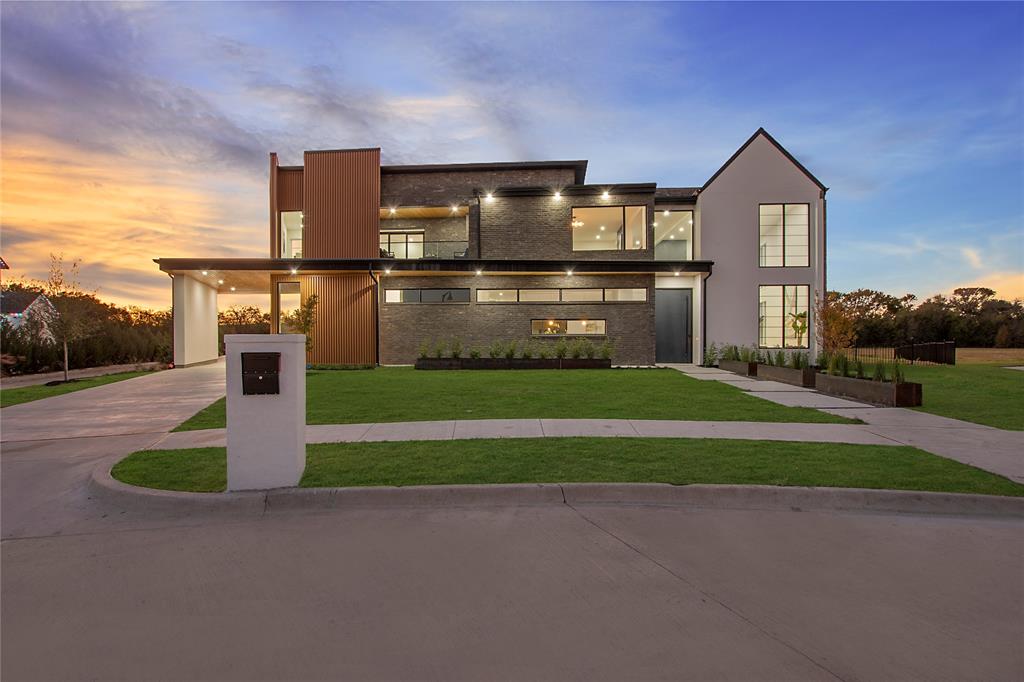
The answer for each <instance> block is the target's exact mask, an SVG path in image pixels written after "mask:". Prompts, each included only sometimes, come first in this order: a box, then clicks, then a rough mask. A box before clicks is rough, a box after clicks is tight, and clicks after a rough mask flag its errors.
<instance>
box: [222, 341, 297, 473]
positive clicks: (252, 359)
mask: <svg viewBox="0 0 1024 682" xmlns="http://www.w3.org/2000/svg"><path fill="white" fill-rule="evenodd" d="M224 344H225V348H226V349H227V391H226V392H227V427H228V428H227V432H228V433H227V440H228V490H263V489H267V488H282V487H286V486H294V485H298V483H299V479H300V478H302V472H303V470H304V469H305V466H306V337H305V336H303V335H302V334H228V335H227V336H225V337H224Z"/></svg>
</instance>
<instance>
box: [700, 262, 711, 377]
mask: <svg viewBox="0 0 1024 682" xmlns="http://www.w3.org/2000/svg"><path fill="white" fill-rule="evenodd" d="M709 279H711V268H710V267H709V268H708V272H707V275H705V277H704V280H703V281H702V282H701V285H700V362H699V363H698V364H700V365H703V364H704V357H705V356H706V355H707V352H708V280H709Z"/></svg>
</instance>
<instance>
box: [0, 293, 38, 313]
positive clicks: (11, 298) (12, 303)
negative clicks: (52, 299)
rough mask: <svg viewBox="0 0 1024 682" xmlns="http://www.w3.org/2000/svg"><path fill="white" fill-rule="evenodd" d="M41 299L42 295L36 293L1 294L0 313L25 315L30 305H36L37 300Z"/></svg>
mask: <svg viewBox="0 0 1024 682" xmlns="http://www.w3.org/2000/svg"><path fill="white" fill-rule="evenodd" d="M41 297H42V294H37V293H36V292H34V291H21V290H15V291H4V292H0V312H2V313H3V314H4V315H17V314H18V313H24V312H25V310H26V309H27V308H28V307H29V306H30V305H32V304H33V303H35V301H36V299H37V298H41Z"/></svg>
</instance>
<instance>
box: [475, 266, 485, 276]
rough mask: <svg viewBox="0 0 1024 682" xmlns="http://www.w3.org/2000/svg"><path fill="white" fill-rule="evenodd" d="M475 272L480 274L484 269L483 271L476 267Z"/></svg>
mask: <svg viewBox="0 0 1024 682" xmlns="http://www.w3.org/2000/svg"><path fill="white" fill-rule="evenodd" d="M476 274H478V275H482V274H484V271H483V270H481V269H480V268H477V269H476Z"/></svg>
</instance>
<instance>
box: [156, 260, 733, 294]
mask: <svg viewBox="0 0 1024 682" xmlns="http://www.w3.org/2000/svg"><path fill="white" fill-rule="evenodd" d="M153 262H155V263H156V264H157V265H158V266H159V267H160V269H161V270H162V271H163V272H166V273H169V274H171V275H179V274H181V275H188V276H191V277H193V278H195V279H198V280H199V281H209V284H210V286H213V287H215V288H217V289H218V291H221V292H224V293H229V292H231V293H263V292H267V291H270V277H271V275H288V274H293V273H294V274H299V273H301V274H306V275H310V274H329V273H340V272H362V273H366V272H374V273H384V272H387V273H388V274H389V275H391V276H396V275H470V274H472V275H475V274H477V272H478V271H479V272H480V274H492V275H497V274H521V275H557V274H565V273H567V272H569V271H571V272H572V273H573V274H585V275H617V274H653V275H675V274H677V273H678V274H683V273H690V274H692V273H708V274H710V273H711V267H712V265H714V263H713V262H712V261H706V260H689V261H664V260H660V261H640V260H568V259H559V260H504V259H493V258H454V259H426V258H424V259H397V258H394V259H393V258H356V259H338V258H156V259H154V261H153ZM232 287H234V288H232Z"/></svg>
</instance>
